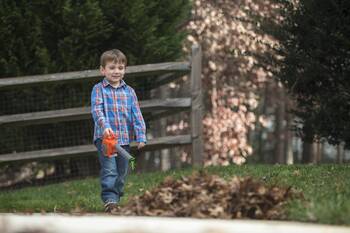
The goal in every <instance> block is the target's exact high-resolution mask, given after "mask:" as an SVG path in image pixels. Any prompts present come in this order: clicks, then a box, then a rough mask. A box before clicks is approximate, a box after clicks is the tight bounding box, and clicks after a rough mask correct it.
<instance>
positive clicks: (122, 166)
mask: <svg viewBox="0 0 350 233" xmlns="http://www.w3.org/2000/svg"><path fill="white" fill-rule="evenodd" d="M122 147H123V148H124V150H126V151H128V152H130V146H129V145H123V146H122ZM115 159H116V164H117V172H118V178H117V180H116V183H115V187H116V189H117V192H118V194H119V198H121V197H122V196H123V195H124V184H125V181H126V177H127V175H128V168H129V161H128V160H127V159H126V158H125V157H123V156H119V155H118V156H117V157H115Z"/></svg>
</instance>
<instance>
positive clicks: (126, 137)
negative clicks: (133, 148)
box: [91, 79, 146, 145]
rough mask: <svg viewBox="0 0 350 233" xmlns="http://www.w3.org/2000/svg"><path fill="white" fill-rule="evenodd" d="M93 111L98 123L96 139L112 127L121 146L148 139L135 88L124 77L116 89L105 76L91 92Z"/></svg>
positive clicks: (95, 131) (95, 120) (96, 123)
mask: <svg viewBox="0 0 350 233" xmlns="http://www.w3.org/2000/svg"><path fill="white" fill-rule="evenodd" d="M91 113H92V117H93V119H94V123H95V130H94V142H95V141H96V140H97V139H98V138H101V139H102V136H103V131H104V130H105V129H106V128H111V129H112V130H113V132H114V133H115V134H116V136H117V140H118V144H119V145H128V144H130V142H132V141H135V140H136V141H137V142H146V126H145V122H144V119H143V117H142V113H141V110H140V106H139V103H138V100H137V96H136V93H135V91H134V89H133V88H132V87H130V86H128V85H127V84H126V83H125V82H124V80H121V82H120V85H119V87H117V88H115V87H113V86H111V85H110V84H109V82H108V81H107V80H106V79H103V80H102V82H99V83H97V84H96V85H95V86H94V88H93V89H92V92H91Z"/></svg>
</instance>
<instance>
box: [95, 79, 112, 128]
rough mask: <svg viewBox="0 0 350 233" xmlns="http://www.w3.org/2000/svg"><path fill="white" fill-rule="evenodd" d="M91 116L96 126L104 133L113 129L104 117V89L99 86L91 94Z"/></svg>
mask: <svg viewBox="0 0 350 233" xmlns="http://www.w3.org/2000/svg"><path fill="white" fill-rule="evenodd" d="M91 114H92V118H93V119H94V122H95V124H97V125H98V126H99V127H100V128H101V129H102V132H104V130H105V129H107V128H111V126H110V125H109V123H108V122H107V119H106V117H105V115H104V109H103V96H102V89H101V88H100V87H99V85H95V86H94V88H93V89H92V92H91Z"/></svg>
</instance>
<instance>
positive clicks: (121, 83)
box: [102, 78, 126, 88]
mask: <svg viewBox="0 0 350 233" xmlns="http://www.w3.org/2000/svg"><path fill="white" fill-rule="evenodd" d="M102 85H103V87H106V86H108V85H110V86H111V87H112V85H111V84H110V83H109V82H108V80H107V79H106V78H104V79H103V81H102ZM124 85H126V83H125V82H124V80H123V79H122V80H120V84H119V87H117V88H120V87H123V86H124Z"/></svg>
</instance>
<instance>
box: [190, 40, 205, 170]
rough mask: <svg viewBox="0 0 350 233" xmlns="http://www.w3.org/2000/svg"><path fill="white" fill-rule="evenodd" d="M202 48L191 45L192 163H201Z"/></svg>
mask: <svg viewBox="0 0 350 233" xmlns="http://www.w3.org/2000/svg"><path fill="white" fill-rule="evenodd" d="M201 73H202V50H201V47H200V46H199V45H193V46H192V59H191V93H192V94H191V98H192V104H191V137H192V165H200V166H202V165H203V139H202V131H203V126H202V119H203V103H202V81H201Z"/></svg>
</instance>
